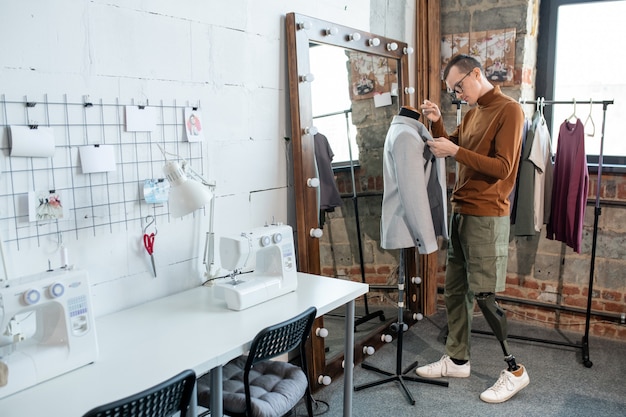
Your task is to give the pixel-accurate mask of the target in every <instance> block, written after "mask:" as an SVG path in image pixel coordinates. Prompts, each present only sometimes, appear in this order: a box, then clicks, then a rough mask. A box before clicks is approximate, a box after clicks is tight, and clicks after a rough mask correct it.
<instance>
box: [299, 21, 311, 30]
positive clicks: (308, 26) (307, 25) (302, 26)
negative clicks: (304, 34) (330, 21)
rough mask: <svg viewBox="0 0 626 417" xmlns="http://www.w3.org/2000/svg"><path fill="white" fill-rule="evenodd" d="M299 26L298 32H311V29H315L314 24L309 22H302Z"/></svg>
mask: <svg viewBox="0 0 626 417" xmlns="http://www.w3.org/2000/svg"><path fill="white" fill-rule="evenodd" d="M297 26H298V30H301V29H306V30H309V29H311V28H312V27H313V23H311V22H309V21H308V20H307V21H305V22H300V23H298V25H297Z"/></svg>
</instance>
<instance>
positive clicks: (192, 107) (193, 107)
mask: <svg viewBox="0 0 626 417" xmlns="http://www.w3.org/2000/svg"><path fill="white" fill-rule="evenodd" d="M199 108H200V101H198V104H197V105H195V106H191V110H193V111H198V109H199Z"/></svg>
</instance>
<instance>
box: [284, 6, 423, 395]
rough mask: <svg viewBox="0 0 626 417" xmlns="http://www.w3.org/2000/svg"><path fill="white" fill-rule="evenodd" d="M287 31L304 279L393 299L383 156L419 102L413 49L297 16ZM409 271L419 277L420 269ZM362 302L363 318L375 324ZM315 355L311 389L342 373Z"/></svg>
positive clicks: (318, 344)
mask: <svg viewBox="0 0 626 417" xmlns="http://www.w3.org/2000/svg"><path fill="white" fill-rule="evenodd" d="M286 29H287V50H288V67H289V93H290V107H291V123H292V129H291V139H292V149H293V169H294V196H295V216H296V233H297V255H298V269H299V270H300V271H302V272H308V273H312V274H319V275H325V276H332V277H337V278H338V279H341V278H343V279H353V280H363V281H365V282H367V283H368V284H370V294H372V289H373V288H376V287H378V289H381V290H388V289H391V290H397V287H396V286H395V285H388V283H390V282H394V283H395V282H396V280H395V277H396V276H397V271H396V267H397V265H398V257H399V252H398V251H384V250H382V249H381V248H380V244H379V240H380V210H381V203H382V191H383V183H382V154H383V147H384V141H385V136H386V132H387V130H388V128H389V125H390V122H391V119H392V118H393V116H394V115H396V114H397V113H398V111H399V109H400V106H402V105H404V104H408V103H409V95H410V94H412V93H413V92H414V90H413V88H412V87H411V86H410V85H409V84H408V82H407V80H408V58H409V55H410V54H411V52H412V48H410V47H409V46H408V45H407V44H406V43H404V42H400V41H397V40H394V39H390V38H386V37H383V36H378V35H375V34H372V33H368V32H364V31H361V30H356V29H353V28H349V27H346V26H342V25H338V24H334V23H330V22H326V21H323V20H319V19H315V18H311V17H308V16H303V15H299V14H295V13H290V14H288V15H287V16H286ZM316 141H317V144H318V145H320V141H323V142H324V143H323V145H324V147H325V148H324V149H325V150H326V153H325V154H324V152H323V149H322V150H320V148H318V149H317V150H316ZM329 149H330V151H329ZM316 153H317V155H316ZM332 154H334V157H333V158H332V163H333V164H332V173H331V178H332V177H333V176H334V177H335V182H334V183H332V184H328V183H325V182H324V181H323V175H322V174H323V172H322V171H323V170H325V169H326V170H328V169H330V168H331V167H329V164H330V158H329V155H332ZM319 180H322V182H321V183H320V181H319ZM323 187H326V188H325V189H322V188H323ZM332 187H335V190H332V189H331V188H332ZM329 190H330V191H329ZM331 191H333V192H338V193H339V195H340V197H341V198H340V202H339V203H337V202H336V200H335V203H334V204H335V206H333V203H331V204H328V199H327V198H326V197H324V196H323V195H324V194H326V195H327V194H328V193H329V192H331ZM412 259H413V260H414V259H415V258H414V257H413V258H412ZM407 267H408V268H409V270H411V269H413V270H415V263H414V262H413V263H411V262H409V263H408V264H407ZM366 276H367V279H366ZM385 287H387V288H385ZM383 292H384V291H383ZM391 293H393V294H395V291H391V292H390V294H391ZM373 294H377V293H373ZM370 297H372V295H370ZM378 297H379V296H378ZM379 298H380V297H379ZM363 301H364V302H365V312H366V315H369V314H373V315H376V313H369V311H368V305H367V299H365V300H363ZM361 304H362V303H361ZM357 305H359V303H358V302H357ZM393 314H394V313H392V314H391V316H390V317H389V319H392V320H393V319H394V317H393ZM357 316H358V315H357ZM368 319H369V318H368ZM379 319H380V320H379ZM384 320H385V317H384V315H382V314H381V315H380V317H372V318H371V320H370V323H369V325H370V326H369V327H372V326H374V327H375V329H374V330H372V331H371V332H370V333H369V335H365V336H363V335H359V333H361V332H358V333H357V339H356V352H355V359H356V360H357V361H358V360H359V358H361V357H362V354H361V350H362V348H363V346H365V345H366V344H367V343H368V340H367V338H368V336H374V335H375V337H377V338H378V339H379V340H378V342H379V344H380V326H381V325H382V326H384V325H385V323H382V324H381V322H383V321H384ZM323 322H324V320H323V319H322V318H320V319H318V321H317V322H316V323H315V324H314V325H313V328H314V329H316V328H323V327H324V325H323ZM355 325H358V323H355ZM312 346H313V355H312V356H313V360H312V364H311V366H310V367H309V368H310V372H311V375H312V377H311V381H312V382H313V384H315V383H317V382H318V376H322V375H333V373H335V374H336V373H338V372H341V360H342V359H343V358H342V355H341V353H340V352H337V351H333V350H332V349H330V348H329V347H328V346H325V343H324V339H323V338H321V337H316V335H315V334H314V335H313V337H312ZM331 356H332V357H331Z"/></svg>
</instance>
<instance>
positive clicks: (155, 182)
mask: <svg viewBox="0 0 626 417" xmlns="http://www.w3.org/2000/svg"><path fill="white" fill-rule="evenodd" d="M169 191H170V183H169V182H168V181H165V180H164V179H149V180H146V181H145V182H144V183H143V198H144V199H145V200H146V203H149V204H161V203H165V202H167V197H168V193H169Z"/></svg>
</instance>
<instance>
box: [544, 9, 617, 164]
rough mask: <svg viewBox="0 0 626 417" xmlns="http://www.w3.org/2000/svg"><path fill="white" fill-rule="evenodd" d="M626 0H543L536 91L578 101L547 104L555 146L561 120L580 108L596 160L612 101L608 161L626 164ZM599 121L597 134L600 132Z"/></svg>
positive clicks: (592, 158)
mask: <svg viewBox="0 0 626 417" xmlns="http://www.w3.org/2000/svg"><path fill="white" fill-rule="evenodd" d="M624 16H626V1H589V0H587V1H581V0H553V1H542V2H541V11H540V27H539V40H538V54H537V76H536V80H537V81H536V94H537V96H538V97H541V96H543V97H545V98H546V99H548V100H558V101H574V100H576V101H577V103H576V105H575V106H574V104H572V105H571V106H570V105H564V104H560V105H554V106H547V107H546V111H545V114H546V118H547V119H548V123H551V126H552V130H551V132H552V136H553V147H554V149H556V139H557V137H558V129H559V127H560V125H561V123H562V122H563V121H564V120H565V119H568V118H569V117H570V116H572V115H573V114H574V113H575V114H576V117H578V118H579V119H580V120H581V121H582V122H583V123H584V124H585V127H586V128H585V132H586V136H585V137H586V141H585V150H586V153H587V155H588V160H589V163H590V164H593V163H594V162H597V160H598V155H599V153H600V143H601V132H602V121H603V105H602V104H593V105H590V104H589V101H590V100H595V101H603V100H613V101H614V104H611V105H608V106H607V111H606V120H605V132H604V148H603V155H604V159H603V162H604V164H606V165H607V166H610V165H626V140H624V139H623V135H622V134H621V132H620V131H619V129H620V125H621V123H620V119H621V118H622V117H623V115H624V114H626V100H624V98H625V97H626V76H622V75H621V74H623V68H624V66H625V65H626V56H625V55H624V54H623V53H622V51H621V47H620V45H621V42H623V41H624V40H626V25H625V24H624V21H623V17H624ZM594 127H595V134H593V136H591V134H592V133H594Z"/></svg>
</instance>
